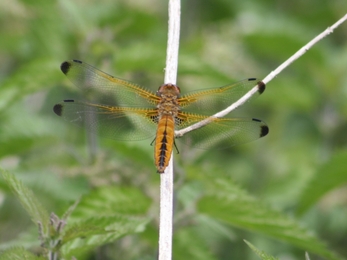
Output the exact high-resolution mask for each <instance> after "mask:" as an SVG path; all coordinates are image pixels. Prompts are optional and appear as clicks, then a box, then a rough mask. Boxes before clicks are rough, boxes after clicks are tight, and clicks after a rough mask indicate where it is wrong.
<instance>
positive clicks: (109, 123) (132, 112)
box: [53, 100, 158, 141]
mask: <svg viewBox="0 0 347 260" xmlns="http://www.w3.org/2000/svg"><path fill="white" fill-rule="evenodd" d="M53 110H54V112H55V113H56V114H57V115H58V116H62V117H63V118H64V119H65V120H67V121H69V122H71V123H74V124H77V125H79V126H82V127H85V128H87V129H89V130H91V131H94V132H97V133H98V134H100V136H104V137H108V138H111V139H116V140H121V141H130V140H143V139H146V138H149V137H154V136H155V133H156V126H157V121H158V113H157V110H156V109H145V108H136V107H134V108H128V107H112V106H105V105H97V104H92V103H87V102H80V101H75V100H65V101H64V102H61V103H59V104H56V105H55V106H54V108H53Z"/></svg>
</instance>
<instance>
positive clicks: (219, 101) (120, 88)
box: [53, 60, 269, 173]
mask: <svg viewBox="0 0 347 260" xmlns="http://www.w3.org/2000/svg"><path fill="white" fill-rule="evenodd" d="M60 68H61V70H62V72H63V73H64V74H65V75H66V76H67V77H68V79H69V80H70V81H71V82H72V83H73V84H74V85H76V86H77V87H78V88H79V89H80V90H82V92H83V94H84V95H85V96H86V100H75V99H66V100H63V101H62V102H60V103H58V104H56V105H55V106H54V107H53V111H54V112H55V114H57V115H58V116H61V117H63V118H64V119H65V120H67V121H69V122H71V123H74V124H77V125H80V126H83V127H85V128H87V129H91V130H93V131H97V132H98V134H99V135H101V136H104V137H108V138H111V139H115V140H121V141H131V140H143V139H146V138H151V137H152V138H153V139H152V140H153V142H152V143H154V160H155V166H156V169H157V172H158V173H164V171H165V169H166V167H167V166H168V163H169V160H170V158H171V154H172V150H173V147H174V146H175V138H176V137H177V135H176V134H175V131H176V133H177V131H178V130H180V129H184V128H186V127H188V126H191V125H193V124H196V123H198V122H202V121H205V122H207V123H205V124H204V125H203V127H200V128H198V129H196V130H194V131H191V132H189V133H188V134H186V135H184V136H183V137H182V138H180V139H183V141H184V142H186V143H188V144H190V145H192V146H196V147H198V148H203V149H206V148H208V147H211V146H212V145H217V146H218V147H221V148H223V147H229V146H233V145H237V144H242V143H246V142H250V141H253V140H256V139H258V138H260V137H263V136H266V135H267V134H268V132H269V128H268V126H267V125H266V124H265V123H264V122H263V121H262V120H259V119H255V118H229V117H220V118H218V117H213V116H212V115H214V114H215V113H216V112H218V111H220V110H221V109H223V108H226V107H227V106H229V105H230V104H232V103H233V102H235V101H237V100H238V99H240V98H241V97H242V96H243V95H244V94H245V93H247V92H248V91H249V90H250V89H252V88H253V87H254V86H257V87H258V91H257V94H256V95H260V94H261V93H263V92H264V90H265V84H264V83H263V82H262V81H258V80H257V79H256V78H248V79H245V80H242V81H240V82H237V83H233V84H229V85H225V86H223V87H218V88H212V89H203V90H199V91H192V92H188V93H187V94H185V95H181V91H180V88H179V87H178V86H177V85H175V84H171V83H167V84H163V85H161V86H160V87H159V89H158V91H157V92H153V91H151V90H148V89H146V88H144V87H142V86H140V85H138V84H135V83H132V82H130V81H127V80H124V79H121V78H117V77H114V76H111V75H109V74H107V73H105V72H102V71H100V70H98V69H96V68H94V67H93V66H91V65H88V64H87V63H85V62H82V61H79V60H70V61H65V62H63V63H62V64H61V66H60ZM256 95H253V96H256ZM90 100H91V101H90ZM93 100H98V101H99V102H94V101H93Z"/></svg>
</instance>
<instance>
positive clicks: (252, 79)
mask: <svg viewBox="0 0 347 260" xmlns="http://www.w3.org/2000/svg"><path fill="white" fill-rule="evenodd" d="M255 80H257V79H256V78H248V81H255Z"/></svg>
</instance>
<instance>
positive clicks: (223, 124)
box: [177, 112, 269, 149]
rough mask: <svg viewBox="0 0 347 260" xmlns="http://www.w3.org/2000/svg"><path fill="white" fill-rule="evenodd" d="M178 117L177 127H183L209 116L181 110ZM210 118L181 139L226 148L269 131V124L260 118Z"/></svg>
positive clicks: (256, 137) (208, 146)
mask: <svg viewBox="0 0 347 260" xmlns="http://www.w3.org/2000/svg"><path fill="white" fill-rule="evenodd" d="M178 118H179V119H178V120H177V121H178V126H177V129H182V128H185V127H187V126H189V125H191V124H194V123H197V122H201V121H202V120H206V119H208V118H209V117H208V116H202V115H197V114H195V115H194V114H190V113H184V112H181V113H180V115H179V117H178ZM210 120H211V122H210V123H209V124H207V125H204V126H203V127H201V128H198V129H196V130H193V131H191V132H189V133H187V134H185V135H184V136H183V137H181V138H179V139H181V140H182V141H183V142H184V143H186V144H189V145H191V146H194V147H198V148H202V149H207V148H211V147H212V146H216V148H226V147H230V146H234V145H238V144H243V143H247V142H251V141H254V140H257V139H258V138H261V137H263V136H266V135H267V134H268V132H269V128H268V126H267V125H266V124H265V123H264V122H263V121H261V120H259V119H254V118H210Z"/></svg>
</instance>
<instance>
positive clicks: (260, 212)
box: [198, 178, 340, 259]
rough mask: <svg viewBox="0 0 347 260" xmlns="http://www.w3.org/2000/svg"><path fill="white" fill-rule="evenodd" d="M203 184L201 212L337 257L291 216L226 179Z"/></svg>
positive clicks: (231, 223) (333, 257)
mask: <svg viewBox="0 0 347 260" xmlns="http://www.w3.org/2000/svg"><path fill="white" fill-rule="evenodd" d="M206 186H207V187H208V189H207V190H206V192H207V194H206V196H205V197H203V198H202V199H201V200H200V201H199V203H198V209H199V211H200V212H201V213H205V214H208V215H209V216H211V217H215V218H217V219H219V220H222V221H224V222H226V223H228V224H230V225H234V226H237V227H240V228H243V229H246V230H249V231H255V232H259V233H262V234H265V235H268V236H271V237H273V238H276V239H279V240H282V241H285V242H288V243H290V244H292V245H295V246H297V247H300V248H302V249H304V250H308V251H311V252H313V253H316V254H318V255H321V256H324V257H327V258H328V259H340V258H339V257H338V256H337V255H335V254H334V253H333V252H331V251H329V250H328V249H327V248H326V246H325V245H324V244H323V243H322V242H321V241H320V240H319V239H318V238H317V237H315V236H314V235H312V234H311V233H310V232H309V231H308V230H307V229H305V228H303V227H301V226H300V224H299V223H298V222H296V221H295V220H294V219H292V218H289V217H288V216H286V215H284V214H282V213H281V212H279V211H276V210H273V209H271V208H270V207H268V206H266V205H264V204H263V203H261V202H260V201H258V200H257V199H255V198H253V197H252V196H250V195H248V194H246V192H245V191H242V190H240V189H239V188H238V187H236V186H234V185H233V184H232V183H230V181H228V180H224V179H220V178H219V179H215V180H214V181H213V182H211V181H210V182H209V183H207V184H206Z"/></svg>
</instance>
